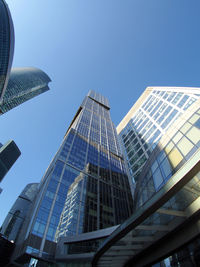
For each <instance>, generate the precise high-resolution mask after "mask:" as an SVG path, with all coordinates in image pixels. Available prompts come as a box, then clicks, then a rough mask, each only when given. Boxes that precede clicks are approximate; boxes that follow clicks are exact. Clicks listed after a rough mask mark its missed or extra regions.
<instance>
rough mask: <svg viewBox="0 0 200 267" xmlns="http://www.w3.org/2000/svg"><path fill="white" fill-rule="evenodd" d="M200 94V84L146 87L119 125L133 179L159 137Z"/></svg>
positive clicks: (140, 169) (119, 133)
mask: <svg viewBox="0 0 200 267" xmlns="http://www.w3.org/2000/svg"><path fill="white" fill-rule="evenodd" d="M199 97H200V89H199V88H189V87H188V88H187V87H147V88H146V90H145V91H144V93H143V94H142V95H141V97H140V98H139V99H138V101H137V102H136V103H135V104H134V105H133V107H132V108H131V109H130V111H129V112H128V113H127V115H126V116H125V117H124V118H123V120H122V121H121V122H120V123H119V125H118V126H117V133H118V135H119V137H120V141H121V144H122V147H123V150H124V154H125V156H126V159H127V161H128V166H129V171H130V173H131V176H132V179H133V182H135V181H137V180H138V177H139V175H140V173H141V172H142V169H143V166H144V164H145V163H146V161H147V159H148V158H149V156H150V155H151V153H152V151H153V149H154V148H155V147H156V145H157V144H158V142H159V140H160V138H161V137H162V136H163V135H164V134H165V133H166V131H167V129H168V128H169V127H170V126H171V125H172V123H173V122H174V121H175V120H176V119H177V118H178V117H179V116H180V115H182V114H183V113H184V112H185V111H186V110H187V109H188V108H189V107H190V106H191V105H192V104H193V103H194V102H195V101H197V99H199Z"/></svg>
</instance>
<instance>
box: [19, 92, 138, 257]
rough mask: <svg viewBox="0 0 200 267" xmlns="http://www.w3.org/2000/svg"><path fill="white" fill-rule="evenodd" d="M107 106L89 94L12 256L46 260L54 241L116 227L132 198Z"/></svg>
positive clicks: (126, 214) (102, 99)
mask: <svg viewBox="0 0 200 267" xmlns="http://www.w3.org/2000/svg"><path fill="white" fill-rule="evenodd" d="M109 110H110V107H109V104H108V100H107V99H106V98H105V97H103V96H101V95H100V94H98V93H96V92H94V91H90V92H89V93H88V95H87V96H86V97H85V99H84V101H83V103H82V104H81V106H80V107H79V109H78V111H77V113H76V115H75V117H74V118H73V120H72V123H71V125H70V126H69V128H68V130H67V132H66V134H65V136H64V140H63V142H62V144H61V146H60V148H59V150H58V152H57V153H56V155H55V157H54V158H53V160H52V162H51V164H50V165H49V167H48V169H47V171H46V173H45V175H44V177H43V179H42V180H41V182H40V185H39V193H38V195H37V198H36V200H35V203H34V208H33V210H32V216H31V220H30V222H29V225H28V227H27V228H26V230H25V233H24V239H25V240H26V246H24V247H23V250H22V249H21V247H20V249H19V251H18V252H16V255H17V256H19V255H21V258H23V255H25V254H26V255H30V257H31V256H34V255H35V256H37V257H47V255H50V254H53V253H54V251H55V244H56V243H55V241H56V239H57V238H58V237H60V236H73V235H77V234H81V233H87V232H91V231H96V230H100V229H104V228H108V227H111V226H114V225H117V224H120V223H122V222H123V221H124V220H125V219H127V218H128V217H129V216H130V215H131V213H132V209H133V208H132V203H133V201H132V195H131V191H130V186H129V180H128V176H127V174H126V168H125V165H124V160H123V157H122V153H121V150H120V146H119V143H118V137H117V133H116V129H115V126H114V124H113V123H112V121H111V118H110V111H109Z"/></svg>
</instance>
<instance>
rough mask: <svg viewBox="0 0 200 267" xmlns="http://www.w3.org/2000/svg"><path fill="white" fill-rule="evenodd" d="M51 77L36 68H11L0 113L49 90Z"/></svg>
mask: <svg viewBox="0 0 200 267" xmlns="http://www.w3.org/2000/svg"><path fill="white" fill-rule="evenodd" d="M50 81H51V79H50V78H49V77H48V75H47V74H46V73H44V72H43V71H41V70H40V69H37V68H32V67H24V68H13V69H12V70H11V74H10V78H9V82H8V85H7V88H6V90H5V93H4V96H3V99H2V102H1V104H0V114H3V113H5V112H7V111H9V110H10V109H12V108H14V107H16V106H18V105H20V104H22V103H24V102H25V101H27V100H29V99H31V98H33V97H35V96H37V95H39V94H41V93H44V92H46V91H47V90H49V87H48V83H49V82H50Z"/></svg>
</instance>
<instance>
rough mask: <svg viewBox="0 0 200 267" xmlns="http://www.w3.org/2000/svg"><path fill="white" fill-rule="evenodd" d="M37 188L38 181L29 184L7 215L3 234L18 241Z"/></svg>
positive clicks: (3, 225) (2, 228)
mask: <svg viewBox="0 0 200 267" xmlns="http://www.w3.org/2000/svg"><path fill="white" fill-rule="evenodd" d="M37 189H38V183H32V184H28V185H27V186H26V187H25V188H24V190H23V191H22V192H21V194H20V195H19V197H18V198H17V200H16V201H15V203H14V204H13V206H12V208H11V209H10V211H9V213H8V215H7V216H6V218H5V220H4V222H3V224H2V227H1V234H3V235H4V236H5V237H6V238H7V239H8V240H10V241H11V240H12V241H14V242H16V241H17V238H18V236H19V235H20V231H21V230H22V228H23V226H24V222H25V219H26V216H27V214H28V211H29V209H30V207H31V204H32V202H33V200H34V198H35V196H36V194H37Z"/></svg>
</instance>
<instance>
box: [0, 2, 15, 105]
mask: <svg viewBox="0 0 200 267" xmlns="http://www.w3.org/2000/svg"><path fill="white" fill-rule="evenodd" d="M0 14H1V16H0V59H1V60H0V103H1V101H2V99H3V96H4V93H5V90H6V87H7V84H8V79H9V75H10V70H11V65H12V60H13V54H14V28H13V22H12V18H11V15H10V11H9V8H8V5H7V4H6V2H5V1H4V0H0Z"/></svg>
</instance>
